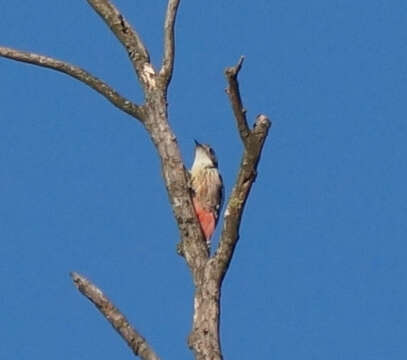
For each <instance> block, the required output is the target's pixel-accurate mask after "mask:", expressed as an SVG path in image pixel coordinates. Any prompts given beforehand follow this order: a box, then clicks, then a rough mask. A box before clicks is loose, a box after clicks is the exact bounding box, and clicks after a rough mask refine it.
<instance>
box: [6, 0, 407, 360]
mask: <svg viewBox="0 0 407 360" xmlns="http://www.w3.org/2000/svg"><path fill="white" fill-rule="evenodd" d="M115 3H116V4H117V6H118V7H119V8H120V9H121V10H122V11H123V13H124V14H125V15H126V17H127V18H128V19H129V21H130V22H131V23H132V24H133V25H135V26H136V28H137V29H138V31H139V33H140V34H141V36H142V37H143V39H144V40H145V42H146V44H147V46H148V47H149V49H150V53H151V55H152V58H153V61H154V63H155V64H159V63H160V55H161V36H162V30H161V26H162V20H163V15H164V10H165V5H166V1H164V0H160V1H158V0H156V1H130V0H120V1H119V0H117V1H116V2H115ZM0 12H1V14H2V21H1V22H0V34H1V35H0V44H2V45H6V46H12V47H16V48H20V49H24V50H33V51H36V52H40V53H44V54H47V55H50V56H54V57H57V58H61V59H64V60H66V61H69V62H72V63H75V64H77V65H79V66H82V67H83V68H85V69H87V70H89V71H91V72H92V73H93V74H95V75H96V76H99V77H101V78H103V79H105V80H106V81H108V82H109V83H110V84H111V85H113V86H114V87H116V88H117V90H119V91H120V92H121V93H122V94H124V95H126V96H128V97H130V98H132V99H134V100H136V101H140V100H141V99H142V95H141V92H140V88H139V86H138V84H137V81H136V79H135V77H134V74H133V70H132V68H131V66H130V64H129V62H128V61H127V57H126V54H125V52H124V51H123V49H122V48H121V46H120V45H119V44H118V43H117V41H116V40H115V38H114V37H113V36H112V34H111V33H110V32H109V30H108V29H107V28H106V26H105V25H104V23H102V21H101V20H100V19H99V18H98V17H97V16H96V15H95V13H94V12H93V10H92V9H91V8H90V7H89V6H88V5H87V3H86V1H61V2H58V5H56V3H55V2H54V1H26V0H14V1H12V2H3V3H2V4H0ZM406 22H407V3H406V2H405V1H397V0H393V1H379V0H371V1H369V2H367V1H354V0H353V1H347V0H342V1H339V0H338V1H336V0H329V1H325V0H324V1H322V0H314V1H302V0H290V1H286V0H285V1H283V0H273V1H270V0H258V1H256V2H248V1H242V0H235V1H230V0H229V1H226V0H225V1H206V2H198V1H193V2H192V1H189V2H188V1H183V2H182V3H181V7H180V11H179V17H178V23H177V56H176V68H175V73H174V78H173V82H172V84H171V88H170V93H169V103H170V108H169V114H170V120H171V124H172V126H173V128H174V130H175V131H176V133H177V137H178V142H179V145H180V147H181V149H182V152H183V155H184V159H185V161H186V164H187V165H188V166H189V165H190V164H191V161H192V156H193V146H194V145H193V139H194V138H197V139H198V140H200V141H202V142H206V143H210V144H211V145H212V146H213V147H214V148H215V149H216V151H217V153H218V157H219V162H220V168H221V171H222V174H223V177H224V180H225V184H226V190H227V192H229V191H230V189H231V187H232V186H233V183H234V179H235V175H236V171H237V168H238V164H239V161H240V154H241V144H240V141H239V137H238V134H237V131H236V129H235V126H234V120H233V117H232V113H231V110H230V106H229V103H228V100H227V97H226V95H225V93H224V88H225V80H224V77H223V69H224V68H225V67H226V66H229V65H233V64H235V63H236V61H237V60H238V57H239V56H240V55H242V54H243V55H245V56H246V61H245V64H244V68H243V70H242V72H241V74H240V79H241V91H242V96H243V99H244V103H245V106H246V108H247V110H248V116H249V119H250V121H252V120H253V119H254V117H255V116H256V115H257V114H258V113H260V112H261V113H265V114H267V115H268V116H270V118H271V119H272V121H273V127H272V130H271V133H270V136H269V138H268V141H267V143H266V145H265V148H264V153H263V157H262V161H261V164H260V167H259V176H258V179H257V181H256V183H255V185H254V188H253V191H252V193H251V197H250V200H249V201H248V203H247V209H246V213H245V215H244V218H243V222H242V227H241V239H240V242H239V244H238V246H237V249H236V252H235V257H234V259H233V262H232V264H231V267H230V269H229V272H228V274H227V277H226V280H225V283H224V287H223V292H222V295H223V299H222V304H223V308H222V324H221V333H222V346H223V350H224V355H225V358H226V359H279V360H289V359H296V358H301V359H304V360H318V359H331V360H336V359H338V360H339V359H348V360H353V359H355V360H356V359H363V360H365V359H368V360H379V359H380V360H382V359H388V360H399V359H400V360H402V359H405V358H406V356H407V345H406V344H407V343H406V341H405V333H406V332H407V305H406V304H407V286H406V276H407V265H406V261H405V254H406V250H407V246H406V233H407V225H406V218H407V217H406V215H407V207H406V195H407V194H406V174H407V167H406V155H407V145H406V135H407V123H406V119H407V105H406V104H407V102H406V100H405V94H406V92H407V81H406V80H407V65H406V64H407V41H406V40H407V36H406V32H405V24H406ZM0 78H1V86H0V99H1V106H0V199H1V201H0V239H1V240H0V241H1V242H0V260H1V261H0V282H1V285H2V290H1V292H0V306H1V309H2V321H1V326H0V338H1V345H0V358H1V359H12V360H14V359H27V358H34V359H35V358H42V359H53V358H58V359H95V358H99V359H111V358H116V359H119V358H120V359H131V358H133V355H132V354H131V352H130V351H129V349H128V348H127V347H126V346H125V345H124V343H123V342H122V340H121V339H120V338H119V337H118V336H117V335H116V334H115V333H114V331H113V330H112V328H111V327H110V325H109V324H108V323H107V322H106V321H105V320H104V319H103V318H102V317H101V316H100V315H99V314H98V313H97V312H96V310H95V309H94V308H93V306H91V304H90V303H89V302H88V301H87V300H86V299H84V298H83V297H82V296H81V295H79V293H78V292H77V291H76V290H75V288H74V287H73V286H72V284H71V281H70V278H69V276H68V274H69V272H70V271H72V270H74V271H78V272H80V273H82V274H84V275H86V276H88V277H89V278H90V279H92V280H93V281H94V282H95V283H96V284H97V285H99V286H100V287H101V288H102V289H103V290H104V291H105V292H106V294H107V295H108V296H109V297H110V298H111V299H112V300H113V301H114V302H115V304H116V305H117V306H118V307H119V308H120V309H121V310H122V311H123V312H124V313H125V314H126V315H127V316H128V318H129V319H130V320H131V321H132V322H133V324H134V325H135V326H136V327H137V329H139V330H140V332H141V333H143V335H144V336H145V337H146V338H147V339H148V340H149V341H150V343H151V344H152V345H153V346H154V348H155V349H156V351H157V352H158V353H159V354H160V355H161V356H162V358H163V359H164V358H167V359H190V358H191V354H190V352H189V350H188V349H187V348H186V338H187V335H188V332H189V329H190V325H191V314H192V301H191V300H192V284H191V279H190V276H189V271H188V269H187V267H186V265H185V264H184V261H183V259H182V258H180V257H178V256H177V255H176V254H175V245H176V243H177V241H178V239H177V235H178V233H177V230H176V226H175V222H174V220H173V218H172V215H171V210H170V207H169V205H168V201H167V195H166V193H165V190H164V187H163V184H162V180H161V177H160V171H159V167H158V158H157V155H156V153H155V151H154V150H153V147H152V145H151V143H150V141H149V139H148V137H147V136H146V133H145V131H144V129H143V128H142V127H141V126H140V124H139V123H138V122H136V121H135V120H133V119H131V118H130V117H129V116H127V115H125V114H122V113H120V112H119V111H118V110H117V109H115V108H113V107H112V106H111V105H110V104H109V103H108V102H107V101H106V100H105V99H104V98H102V97H101V96H100V95H98V94H97V93H95V92H93V91H91V90H89V89H88V88H87V87H86V86H84V85H83V84H81V83H79V82H77V81H75V80H73V79H71V78H68V77H67V76H65V75H62V74H59V73H56V72H52V71H50V70H45V69H41V68H38V67H33V66H29V65H25V64H20V63H15V62H11V61H9V60H5V59H0Z"/></svg>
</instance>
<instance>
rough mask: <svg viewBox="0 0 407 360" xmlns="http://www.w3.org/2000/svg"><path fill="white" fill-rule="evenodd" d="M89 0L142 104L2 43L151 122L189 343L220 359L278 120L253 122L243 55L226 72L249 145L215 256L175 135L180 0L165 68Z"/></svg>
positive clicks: (173, 1)
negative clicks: (183, 278) (242, 75)
mask: <svg viewBox="0 0 407 360" xmlns="http://www.w3.org/2000/svg"><path fill="white" fill-rule="evenodd" d="M87 1H88V3H89V4H90V5H91V6H92V7H93V9H94V10H95V11H96V12H97V14H99V15H100V17H101V18H102V19H103V21H104V22H105V23H106V24H107V25H108V26H109V28H110V29H111V31H112V32H113V33H114V35H115V36H116V37H117V39H118V41H120V42H121V44H122V45H123V47H124V48H125V49H126V52H127V54H128V56H129V59H130V61H131V63H132V65H133V68H134V69H135V71H136V74H137V77H138V80H139V81H140V83H141V86H142V88H143V90H144V99H145V103H144V104H143V105H137V104H134V103H132V102H131V101H129V100H127V99H125V98H124V97H123V96H121V95H120V94H118V93H117V92H116V91H115V90H114V89H112V88H111V87H110V86H109V85H108V84H107V83H105V82H104V81H102V80H100V79H98V78H96V77H95V76H93V75H92V74H90V73H89V72H87V71H85V70H83V69H81V68H79V67H77V66H75V65H72V64H69V63H66V62H64V61H61V60H56V59H53V58H50V57H47V56H43V55H38V54H35V53H29V52H23V51H20V50H15V49H10V48H6V47H0V56H3V57H7V58H9V59H13V60H17V61H22V62H28V63H31V64H35V65H39V66H43V67H47V68H50V69H53V70H56V71H60V72H63V73H65V74H68V75H70V76H72V77H74V78H76V79H77V80H79V81H81V82H83V83H85V84H86V85H88V86H90V87H92V88H93V89H95V90H96V91H98V92H99V93H100V94H102V95H103V96H104V97H105V98H107V99H108V100H109V101H110V102H111V103H112V104H114V105H115V106H116V107H118V108H119V109H121V110H123V111H124V112H126V113H127V114H129V115H131V116H133V117H135V118H137V119H139V120H140V121H141V123H142V124H143V125H144V127H145V129H146V130H147V133H148V134H149V136H150V138H151V140H152V141H153V143H154V145H155V147H156V150H157V153H158V156H159V157H160V161H161V172H162V177H163V179H164V183H165V186H166V189H167V193H168V198H169V201H170V203H171V206H172V210H173V214H174V217H175V220H176V222H177V225H178V229H179V233H180V240H181V241H180V243H179V244H178V248H177V251H178V253H179V254H180V255H182V256H183V257H184V258H185V261H186V263H187V265H188V267H189V269H190V271H191V275H192V280H193V283H194V286H195V293H194V314H193V320H192V330H191V333H190V335H189V338H188V345H189V347H190V348H191V349H192V351H193V353H194V356H195V358H196V359H197V360H221V359H223V355H222V351H221V344H220V337H219V322H220V296H221V287H222V282H223V279H224V276H225V274H226V272H227V270H228V267H229V265H230V262H231V259H232V257H233V254H234V249H235V247H236V244H237V242H238V240H239V228H240V223H241V219H242V214H243V211H244V206H245V203H246V201H247V198H248V196H249V193H250V190H251V187H252V185H253V183H254V181H255V179H256V176H257V166H258V163H259V160H260V156H261V152H262V149H263V145H264V142H265V139H266V137H267V135H268V130H269V128H270V125H271V123H270V121H269V119H268V118H267V117H266V116H265V115H259V116H258V117H257V118H256V121H255V122H254V125H253V127H252V128H250V127H249V125H248V122H247V119H246V110H245V109H244V107H243V103H242V100H241V97H240V91H239V84H238V79H237V76H238V74H239V71H240V70H241V68H242V64H243V57H242V58H240V60H239V62H238V63H237V64H236V65H235V66H233V67H229V68H227V69H226V70H225V75H226V79H227V84H228V86H227V89H226V92H227V94H228V96H229V100H230V103H231V106H232V110H233V113H234V116H235V119H236V126H237V129H238V133H239V136H240V138H241V140H242V144H243V148H244V150H243V155H242V159H241V165H240V169H239V172H238V175H237V180H236V183H235V186H234V188H233V190H232V193H231V195H230V198H229V201H228V203H227V206H226V210H225V212H224V217H223V228H222V234H221V238H220V241H219V244H218V247H217V249H216V251H215V252H214V254H212V256H211V254H209V252H208V248H207V245H206V241H205V238H204V236H203V234H202V230H201V228H200V225H199V222H198V219H197V217H196V215H195V212H194V208H193V205H192V199H191V191H190V184H189V182H190V179H189V172H188V171H187V170H186V168H185V166H184V163H183V160H182V156H181V152H180V150H179V147H178V144H177V139H176V136H175V134H174V132H173V131H172V129H171V127H170V124H169V121H168V112H167V89H168V85H169V83H170V81H171V78H172V74H173V67H174V59H175V31H174V27H175V20H176V15H177V9H178V6H179V3H180V0H169V1H168V6H167V12H166V17H165V22H164V45H163V60H162V66H161V69H160V70H159V71H158V72H157V71H156V70H155V69H154V67H153V66H152V64H151V63H150V56H149V53H148V50H147V47H146V46H145V45H144V43H143V42H142V40H141V38H140V36H139V35H138V33H137V32H136V31H135V30H134V29H133V28H132V26H131V25H130V24H129V23H128V22H127V20H126V19H125V18H124V17H123V15H122V14H121V13H120V11H119V10H118V9H117V8H116V7H115V6H114V5H113V4H112V2H111V1H109V0H87ZM72 278H73V281H74V283H75V285H76V287H77V288H78V289H79V291H80V292H81V293H82V294H83V295H85V296H86V297H87V298H89V299H90V300H91V301H92V302H93V303H94V304H95V305H96V307H97V308H98V309H99V310H100V311H101V313H102V314H103V316H104V317H105V318H106V319H107V320H108V321H109V322H110V323H111V324H112V326H113V327H114V328H115V329H116V330H117V331H118V332H119V334H120V335H121V336H122V337H123V339H124V340H125V341H126V342H127V344H128V345H129V346H130V347H131V348H132V350H133V352H134V354H135V355H137V356H139V357H140V358H141V359H143V360H156V359H158V357H157V355H156V354H155V353H154V351H153V350H152V349H151V347H150V346H149V345H148V344H147V342H146V341H145V339H144V338H143V337H142V336H141V335H140V334H139V333H138V332H137V331H136V330H135V329H134V328H133V327H131V325H130V324H129V322H128V321H127V319H126V318H125V317H124V315H123V314H122V313H120V311H119V310H118V309H117V308H116V307H115V306H114V305H113V304H112V303H111V302H110V300H108V299H107V297H105V296H104V295H103V293H102V292H101V291H100V290H99V289H98V288H97V287H96V286H95V285H93V284H92V283H91V282H90V281H89V280H87V279H85V278H84V277H83V276H81V275H79V274H77V273H73V274H72Z"/></svg>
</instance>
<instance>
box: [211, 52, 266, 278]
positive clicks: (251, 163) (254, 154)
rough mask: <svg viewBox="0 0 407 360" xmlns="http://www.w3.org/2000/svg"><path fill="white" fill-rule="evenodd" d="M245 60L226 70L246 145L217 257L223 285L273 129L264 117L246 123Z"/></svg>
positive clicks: (228, 207)
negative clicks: (242, 86) (241, 87)
mask: <svg viewBox="0 0 407 360" xmlns="http://www.w3.org/2000/svg"><path fill="white" fill-rule="evenodd" d="M242 62H243V57H241V58H240V60H239V62H238V63H237V65H235V66H233V67H229V68H227V69H226V70H225V76H226V79H227V82H228V87H227V89H226V92H227V94H228V96H229V100H230V103H231V106H232V109H233V113H234V115H235V118H236V124H237V128H238V130H239V134H240V137H241V139H242V142H243V145H244V152H243V157H242V160H241V163H240V170H239V173H238V176H237V181H236V184H235V186H234V188H233V190H232V193H231V195H230V199H229V201H228V204H227V207H226V210H225V215H224V222H223V229H222V234H221V238H220V241H219V246H218V249H217V250H216V252H215V255H214V261H213V265H214V266H215V268H216V271H215V272H216V273H218V274H219V275H220V281H222V280H223V277H224V275H225V273H226V271H227V268H228V266H229V264H230V261H231V259H232V256H233V252H234V249H235V246H236V244H237V241H238V240H239V228H240V222H241V218H242V214H243V210H244V206H245V204H246V200H247V198H248V196H249V193H250V189H251V187H252V185H253V183H254V181H255V179H256V176H257V165H258V163H259V160H260V156H261V152H262V149H263V144H264V141H265V140H266V137H267V134H268V130H269V128H270V126H271V122H270V120H269V119H268V118H267V116H265V115H262V114H261V115H258V116H257V118H256V121H255V123H254V125H253V128H252V129H250V128H249V126H248V124H247V120H246V110H245V109H244V108H243V103H242V100H241V97H240V91H239V83H238V80H237V76H238V74H239V71H240V69H241V67H242Z"/></svg>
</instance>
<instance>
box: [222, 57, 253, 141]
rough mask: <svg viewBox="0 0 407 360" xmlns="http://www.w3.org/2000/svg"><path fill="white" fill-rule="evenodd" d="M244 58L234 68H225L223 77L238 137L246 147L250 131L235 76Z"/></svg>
mask: <svg viewBox="0 0 407 360" xmlns="http://www.w3.org/2000/svg"><path fill="white" fill-rule="evenodd" d="M243 60H244V57H243V56H241V57H240V59H239V61H238V63H237V64H236V65H235V66H231V67H228V68H226V70H225V76H226V79H227V81H228V87H227V88H226V93H227V94H228V96H229V100H230V103H231V105H232V109H233V113H234V115H235V118H236V121H237V128H238V130H239V135H240V137H241V139H242V141H243V145H244V146H245V147H246V146H247V142H248V138H249V135H250V129H249V126H248V125H247V119H246V110H245V109H244V107H243V104H242V99H241V97H240V90H239V83H238V80H237V76H238V74H239V71H240V69H241V68H242V64H243Z"/></svg>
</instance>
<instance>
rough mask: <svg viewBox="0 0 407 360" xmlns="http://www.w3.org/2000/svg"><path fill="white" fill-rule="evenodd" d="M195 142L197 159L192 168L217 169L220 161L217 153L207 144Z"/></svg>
mask: <svg viewBox="0 0 407 360" xmlns="http://www.w3.org/2000/svg"><path fill="white" fill-rule="evenodd" d="M194 141H195V159H194V163H193V165H192V168H217V167H218V160H217V158H216V154H215V151H213V149H212V148H211V147H210V146H209V145H206V144H200V143H199V142H198V141H196V140H194Z"/></svg>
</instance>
